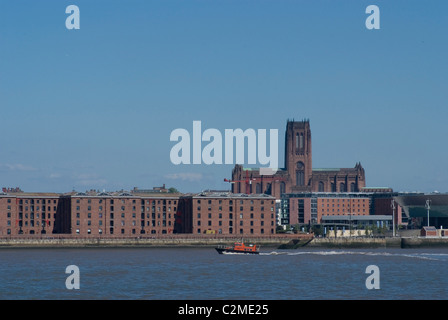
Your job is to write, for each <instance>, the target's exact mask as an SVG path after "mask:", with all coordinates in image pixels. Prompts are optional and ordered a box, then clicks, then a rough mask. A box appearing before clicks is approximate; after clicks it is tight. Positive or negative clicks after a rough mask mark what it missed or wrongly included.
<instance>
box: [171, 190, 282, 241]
mask: <svg viewBox="0 0 448 320" xmlns="http://www.w3.org/2000/svg"><path fill="white" fill-rule="evenodd" d="M176 226H177V229H176V232H177V233H192V234H206V233H212V234H224V235H231V234H234V235H272V234H275V229H276V214H275V198H274V197H271V196H268V195H264V194H261V195H256V194H253V195H246V194H232V193H198V194H193V195H185V196H182V197H181V198H180V200H179V212H178V218H177V220H176Z"/></svg>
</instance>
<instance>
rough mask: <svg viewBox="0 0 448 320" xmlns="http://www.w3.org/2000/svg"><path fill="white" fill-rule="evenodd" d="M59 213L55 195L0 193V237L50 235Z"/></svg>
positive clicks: (56, 195) (57, 198) (57, 200)
mask: <svg viewBox="0 0 448 320" xmlns="http://www.w3.org/2000/svg"><path fill="white" fill-rule="evenodd" d="M59 212H60V204H59V194H57V193H23V192H11V193H5V192H2V193H0V236H5V235H30V234H48V233H49V234H51V233H53V232H54V227H55V222H56V219H57V217H58V214H59Z"/></svg>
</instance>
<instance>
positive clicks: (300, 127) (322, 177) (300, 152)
mask: <svg viewBox="0 0 448 320" xmlns="http://www.w3.org/2000/svg"><path fill="white" fill-rule="evenodd" d="M231 183H232V192H234V193H246V194H252V193H256V194H259V193H266V194H270V195H273V196H274V197H275V198H277V199H280V198H281V195H282V194H284V193H297V192H359V191H360V190H361V189H362V188H364V187H365V186H366V179H365V170H364V168H363V167H362V166H361V164H360V163H356V165H355V167H354V168H333V169H319V168H313V157H312V143H311V127H310V122H309V121H308V120H305V121H287V124H286V132H285V166H284V168H281V169H279V170H278V171H277V172H276V173H275V174H274V175H272V176H266V175H264V176H263V175H261V174H260V170H259V168H244V167H243V166H242V165H235V167H234V169H233V170H232V179H231Z"/></svg>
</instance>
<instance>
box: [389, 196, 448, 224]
mask: <svg viewBox="0 0 448 320" xmlns="http://www.w3.org/2000/svg"><path fill="white" fill-rule="evenodd" d="M394 200H395V201H396V202H397V204H399V206H401V207H402V208H403V211H404V215H405V216H406V217H407V219H409V224H410V225H411V226H413V227H414V228H418V229H420V228H422V227H423V226H428V224H429V225H430V226H435V227H436V228H437V229H440V228H441V227H443V226H445V227H446V226H448V193H418V192H415V193H399V194H397V195H396V196H395V197H394ZM428 217H429V223H428Z"/></svg>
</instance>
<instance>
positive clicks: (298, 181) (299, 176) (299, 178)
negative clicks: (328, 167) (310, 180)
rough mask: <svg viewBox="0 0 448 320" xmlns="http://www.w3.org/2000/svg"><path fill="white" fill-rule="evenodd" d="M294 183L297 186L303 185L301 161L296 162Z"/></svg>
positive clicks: (303, 167) (303, 171) (303, 175)
mask: <svg viewBox="0 0 448 320" xmlns="http://www.w3.org/2000/svg"><path fill="white" fill-rule="evenodd" d="M296 185H297V186H304V185H305V165H304V164H303V162H302V161H299V162H297V171H296Z"/></svg>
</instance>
